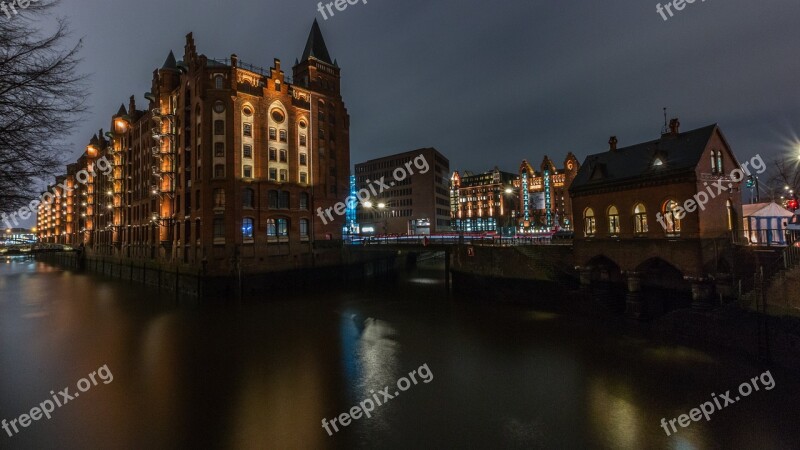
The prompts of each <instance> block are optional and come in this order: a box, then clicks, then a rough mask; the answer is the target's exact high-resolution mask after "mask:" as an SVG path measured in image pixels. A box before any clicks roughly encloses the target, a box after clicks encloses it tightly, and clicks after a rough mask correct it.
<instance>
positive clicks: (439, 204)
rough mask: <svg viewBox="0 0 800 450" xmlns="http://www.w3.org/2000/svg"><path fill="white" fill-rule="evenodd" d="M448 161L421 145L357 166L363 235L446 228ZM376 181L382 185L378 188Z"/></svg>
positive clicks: (357, 185) (430, 231)
mask: <svg viewBox="0 0 800 450" xmlns="http://www.w3.org/2000/svg"><path fill="white" fill-rule="evenodd" d="M449 173H450V161H449V160H448V159H447V158H445V157H444V155H442V154H441V153H439V152H438V151H437V150H436V149H434V148H422V149H418V150H412V151H410V152H404V153H398V154H395V155H389V156H384V157H382V158H377V159H371V160H369V161H364V162H362V163H358V164H356V165H355V176H356V180H355V181H356V190H357V192H370V195H369V196H368V197H367V196H366V195H362V196H361V197H359V200H360V202H359V204H358V213H357V217H358V223H359V226H360V231H361V233H362V234H367V235H369V234H432V233H440V232H446V231H450V230H451V227H450V199H449V187H450V182H449V180H448V175H449ZM376 181H377V182H382V183H384V184H386V186H387V187H388V188H381V187H380V186H379V184H378V183H376Z"/></svg>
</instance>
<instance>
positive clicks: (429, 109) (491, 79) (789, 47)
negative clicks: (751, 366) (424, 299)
mask: <svg viewBox="0 0 800 450" xmlns="http://www.w3.org/2000/svg"><path fill="white" fill-rule="evenodd" d="M656 3H657V2H656V1H652V0H639V1H635V2H634V1H613V0H608V1H603V2H597V1H592V2H589V1H581V2H552V1H540V0H504V1H503V2H497V3H494V2H487V1H481V2H479V1H474V0H467V1H465V0H458V1H456V0H438V1H420V0H410V1H398V0H369V1H368V3H367V4H363V3H358V4H356V5H352V6H349V7H348V8H347V10H345V11H343V12H336V15H335V16H334V17H331V18H329V20H322V19H321V16H320V15H319V14H318V13H317V11H316V7H317V3H316V2H313V1H305V0H303V1H297V0H292V1H288V0H285V1H263V0H260V1H246V0H233V1H213V2H211V1H196V0H194V1H188V0H179V1H174V0H171V1H155V0H146V1H140V2H130V1H119V0H80V1H78V0H66V1H64V3H63V4H62V9H61V10H62V13H63V14H64V15H66V16H67V17H69V18H70V20H71V22H72V24H73V26H74V29H75V34H76V36H84V37H85V49H84V54H83V55H84V59H85V64H84V66H85V69H86V71H87V72H91V73H92V74H93V91H94V93H93V96H92V98H91V99H90V105H91V106H92V113H91V114H90V115H89V117H88V118H87V121H86V124H85V126H83V127H81V128H80V129H78V130H76V132H75V134H74V135H73V136H72V137H71V140H72V141H73V142H74V143H75V149H76V150H75V153H76V155H77V153H78V152H79V151H80V149H81V148H82V147H83V146H84V145H85V143H86V142H87V141H88V139H89V137H90V136H91V134H92V133H93V132H95V131H96V130H97V129H98V128H100V127H104V128H106V127H108V120H109V116H110V114H113V113H114V112H115V111H116V110H117V108H118V107H119V104H120V103H122V102H126V100H127V97H128V96H129V95H131V94H136V95H137V99H138V100H139V101H140V102H142V101H143V99H142V93H143V92H145V91H146V90H148V88H149V82H150V78H151V75H152V70H153V69H155V68H157V67H158V66H160V64H161V63H162V62H163V60H164V58H165V57H166V55H167V53H168V52H169V50H170V49H173V50H175V53H176V55H178V56H179V57H180V55H181V54H182V53H183V43H184V35H185V34H186V33H187V32H189V31H193V32H194V35H195V40H196V42H197V45H198V50H199V51H200V52H202V53H205V54H206V55H207V56H209V57H227V56H228V55H230V54H231V53H237V54H238V55H239V57H240V58H241V59H243V60H245V61H247V62H250V63H253V64H256V65H261V66H269V65H271V63H272V59H273V58H275V57H277V58H280V59H281V60H282V61H283V62H284V64H285V65H289V66H291V64H292V63H293V62H294V59H295V58H296V57H298V56H299V55H300V53H301V52H302V50H303V46H304V44H305V39H306V36H307V33H308V30H309V28H310V25H311V22H312V20H313V19H314V18H315V17H316V18H319V19H320V24H321V27H322V30H323V33H324V35H325V38H326V40H327V42H328V47H329V49H330V51H331V54H332V56H333V57H334V58H337V59H338V61H339V64H340V66H341V67H342V68H343V71H342V73H343V77H344V79H343V90H344V98H345V102H346V104H347V106H348V108H349V112H350V115H351V116H352V129H351V136H352V146H351V152H352V161H353V162H356V161H360V160H364V159H367V158H371V157H376V156H380V155H383V154H388V153H391V152H396V151H403V150H408V149H412V148H416V147H424V146H431V145H432V146H436V147H437V148H439V150H441V151H442V152H443V153H444V154H445V155H447V156H448V157H449V158H450V160H451V162H452V167H453V168H462V169H472V170H484V169H488V168H490V167H493V166H494V165H499V166H500V167H502V168H505V169H509V170H516V167H517V166H518V164H519V162H520V161H521V160H522V159H523V158H527V159H529V160H534V161H537V162H538V161H539V160H540V159H541V158H542V156H543V155H544V154H548V155H550V156H551V157H553V158H557V159H560V158H562V157H563V155H564V154H565V153H566V152H567V151H573V152H575V153H576V154H577V155H578V157H579V158H580V159H582V158H583V157H585V156H586V155H587V154H589V153H593V152H597V151H602V150H603V149H605V147H606V141H607V140H608V136H610V135H612V134H615V135H618V136H619V138H620V145H626V144H633V143H636V142H639V141H642V140H648V139H652V138H655V137H657V136H658V133H659V132H660V129H661V125H662V120H663V119H662V111H661V108H662V107H664V106H668V107H669V108H670V115H679V116H680V117H681V122H682V124H683V127H684V129H688V128H694V127H700V126H703V125H706V124H708V123H712V122H718V123H720V125H721V126H722V127H723V131H724V132H725V133H726V135H727V137H728V138H729V140H730V141H731V144H732V146H733V148H734V150H735V151H736V152H737V154H738V155H739V156H740V157H742V158H744V157H749V156H748V155H752V154H755V153H761V154H762V155H765V157H767V158H770V157H773V156H775V155H778V154H779V153H781V152H786V151H788V148H787V147H786V140H787V139H789V138H791V137H792V136H793V135H794V134H795V133H800V112H798V105H800V101H799V100H800V94H798V83H797V81H796V80H797V78H798V74H800V59H798V58H797V48H798V44H799V43H800V28H798V27H797V25H796V22H797V18H798V17H800V3H798V2H796V1H793V0H773V1H768V2H756V1H752V0H750V1H745V0H724V1H722V0H708V1H705V2H699V1H697V2H695V3H694V4H691V5H687V7H686V8H685V9H684V10H683V11H680V12H678V13H677V14H676V16H675V17H673V18H671V19H670V20H669V21H667V22H664V21H663V20H662V19H661V17H660V16H659V15H658V14H657V13H656Z"/></svg>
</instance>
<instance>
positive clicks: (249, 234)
mask: <svg viewBox="0 0 800 450" xmlns="http://www.w3.org/2000/svg"><path fill="white" fill-rule="evenodd" d="M242 239H243V240H244V241H248V240H249V241H252V240H253V219H252V218H250V217H245V218H244V219H242Z"/></svg>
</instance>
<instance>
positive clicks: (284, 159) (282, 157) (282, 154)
mask: <svg viewBox="0 0 800 450" xmlns="http://www.w3.org/2000/svg"><path fill="white" fill-rule="evenodd" d="M280 156H281V160H280V161H281V162H282V163H285V162H286V150H281V152H280Z"/></svg>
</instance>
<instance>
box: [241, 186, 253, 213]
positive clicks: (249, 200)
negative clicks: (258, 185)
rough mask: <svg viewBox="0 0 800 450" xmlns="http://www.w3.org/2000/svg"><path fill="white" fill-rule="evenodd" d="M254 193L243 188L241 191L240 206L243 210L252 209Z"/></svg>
mask: <svg viewBox="0 0 800 450" xmlns="http://www.w3.org/2000/svg"><path fill="white" fill-rule="evenodd" d="M254 196H255V195H254V192H253V190H252V189H250V188H245V189H244V190H243V191H242V206H243V207H245V208H252V207H253V197H254Z"/></svg>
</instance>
